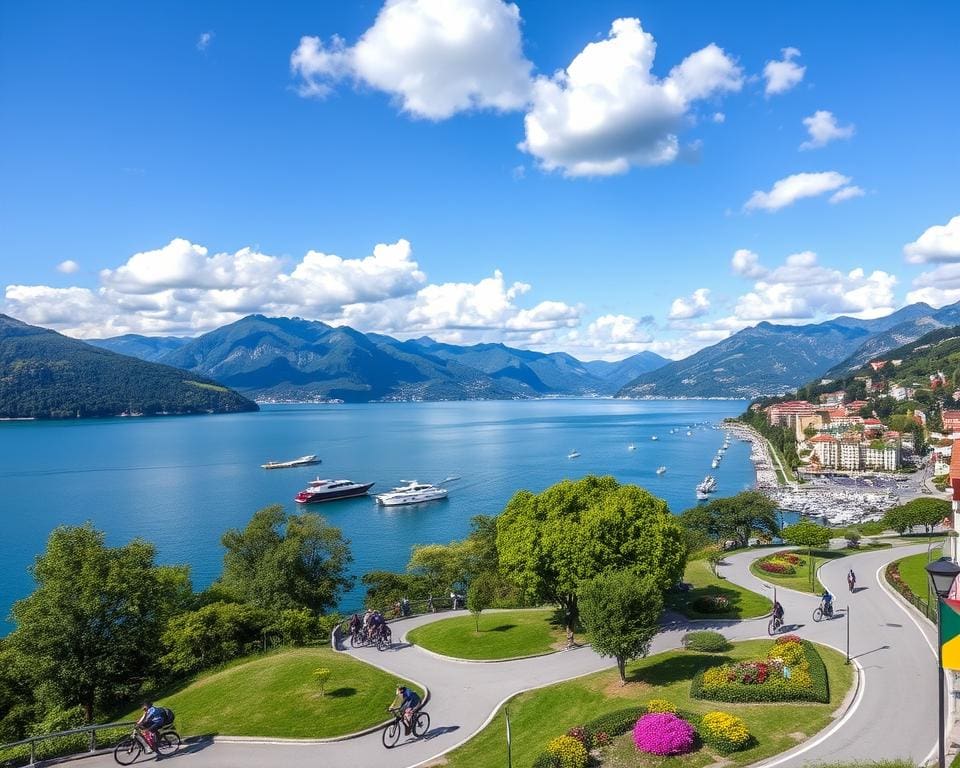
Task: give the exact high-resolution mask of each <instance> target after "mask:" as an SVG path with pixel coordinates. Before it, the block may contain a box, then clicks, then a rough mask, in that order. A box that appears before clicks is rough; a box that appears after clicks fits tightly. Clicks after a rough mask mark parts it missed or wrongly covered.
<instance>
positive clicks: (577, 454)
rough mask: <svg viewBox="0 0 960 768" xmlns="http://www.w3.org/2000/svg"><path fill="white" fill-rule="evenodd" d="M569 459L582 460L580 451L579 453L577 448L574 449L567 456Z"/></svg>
mask: <svg viewBox="0 0 960 768" xmlns="http://www.w3.org/2000/svg"><path fill="white" fill-rule="evenodd" d="M567 458H568V459H579V458H580V451H578V450H577V449H576V448H574V449H573V450H572V451H570V453H568V454H567Z"/></svg>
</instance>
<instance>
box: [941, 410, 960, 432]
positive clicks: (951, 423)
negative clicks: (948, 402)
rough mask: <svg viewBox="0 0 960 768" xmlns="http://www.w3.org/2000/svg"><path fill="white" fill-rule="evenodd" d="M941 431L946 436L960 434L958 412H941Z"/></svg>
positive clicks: (959, 413) (959, 416)
mask: <svg viewBox="0 0 960 768" xmlns="http://www.w3.org/2000/svg"><path fill="white" fill-rule="evenodd" d="M943 431H944V432H946V433H947V434H948V435H950V434H953V433H954V432H960V411H944V412H943Z"/></svg>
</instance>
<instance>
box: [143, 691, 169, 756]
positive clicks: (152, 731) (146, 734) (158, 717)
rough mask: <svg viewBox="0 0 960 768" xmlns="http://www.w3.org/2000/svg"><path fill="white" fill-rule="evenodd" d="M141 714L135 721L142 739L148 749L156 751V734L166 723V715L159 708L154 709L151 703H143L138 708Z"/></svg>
mask: <svg viewBox="0 0 960 768" xmlns="http://www.w3.org/2000/svg"><path fill="white" fill-rule="evenodd" d="M140 708H141V709H142V710H143V714H142V715H140V719H139V720H137V726H138V727H139V728H140V729H142V730H143V738H144V739H146V742H147V744H148V745H149V747H150V749H152V750H153V751H154V752H156V751H157V732H158V731H159V730H160V729H161V728H162V727H163V724H164V723H165V722H166V715H165V714H164V712H163V710H162V709H161V708H160V707H155V706H154V705H153V702H152V701H145V702H143V705H142V706H141V707H140Z"/></svg>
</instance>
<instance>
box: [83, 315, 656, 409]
mask: <svg viewBox="0 0 960 768" xmlns="http://www.w3.org/2000/svg"><path fill="white" fill-rule="evenodd" d="M90 343H91V344H94V345H96V346H99V347H101V348H105V349H110V350H113V351H117V352H123V353H126V354H133V355H136V356H139V357H144V358H147V359H151V360H156V361H162V362H163V363H165V364H167V365H172V366H175V367H177V368H182V369H185V370H188V371H191V372H195V373H198V374H202V375H205V376H209V377H210V378H212V379H215V380H217V381H219V382H221V383H222V384H224V385H226V386H229V387H232V388H234V389H237V390H240V391H242V392H244V393H246V394H248V395H251V396H254V397H256V398H258V399H260V400H275V401H282V400H287V401H294V400H344V401H346V402H366V401H371V400H377V401H379V400H474V399H513V398H529V397H548V396H562V395H567V396H569V395H581V396H597V395H612V394H613V393H615V392H616V391H617V390H619V389H620V388H621V387H622V386H623V385H624V384H625V383H626V382H628V381H630V380H631V379H633V378H635V377H636V376H637V375H639V374H640V373H643V372H646V371H649V370H652V369H653V368H656V367H658V366H660V365H664V364H666V363H667V360H666V359H665V358H663V357H661V356H660V355H657V354H654V353H652V352H641V353H639V354H637V355H633V356H632V357H629V358H627V359H626V360H621V361H619V362H616V363H609V362H603V361H593V362H588V363H583V362H581V361H579V360H577V359H576V358H575V357H572V356H571V355H568V354H565V353H562V352H557V353H552V354H546V353H543V352H534V351H531V350H524V349H515V348H512V347H508V346H506V345H504V344H475V345H472V346H459V345H455V344H444V343H441V342H438V341H435V340H433V339H431V338H429V337H422V338H419V339H410V340H407V341H400V340H398V339H394V338H392V337H390V336H385V335H382V334H375V333H370V334H364V333H361V332H360V331H356V330H354V329H353V328H349V327H347V326H336V327H335V326H330V325H327V324H326V323H322V322H319V321H311V320H302V319H300V318H284V317H279V318H278V317H274V318H270V317H264V316H263V315H250V316H248V317H245V318H242V319H240V320H238V321H237V322H235V323H231V324H230V325H226V326H223V327H222V328H217V329H216V330H213V331H210V332H209V333H205V334H203V335H202V336H199V337H197V338H195V339H176V338H175V337H174V338H170V337H166V338H164V339H162V340H158V339H152V338H151V337H144V336H136V335H126V336H118V337H115V338H111V339H100V340H92V341H91V342H90ZM162 348H166V351H162Z"/></svg>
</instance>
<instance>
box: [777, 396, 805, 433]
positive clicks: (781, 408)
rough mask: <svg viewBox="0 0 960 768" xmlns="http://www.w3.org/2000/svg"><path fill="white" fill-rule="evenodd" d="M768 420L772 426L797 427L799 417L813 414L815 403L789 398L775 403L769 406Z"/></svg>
mask: <svg viewBox="0 0 960 768" xmlns="http://www.w3.org/2000/svg"><path fill="white" fill-rule="evenodd" d="M766 411H767V422H768V423H769V424H770V426H772V427H790V428H791V429H796V427H797V418H798V417H801V416H813V413H814V407H813V403H808V402H807V401H806V400H788V401H787V402H785V403H774V404H773V405H769V406H767V409H766Z"/></svg>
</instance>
